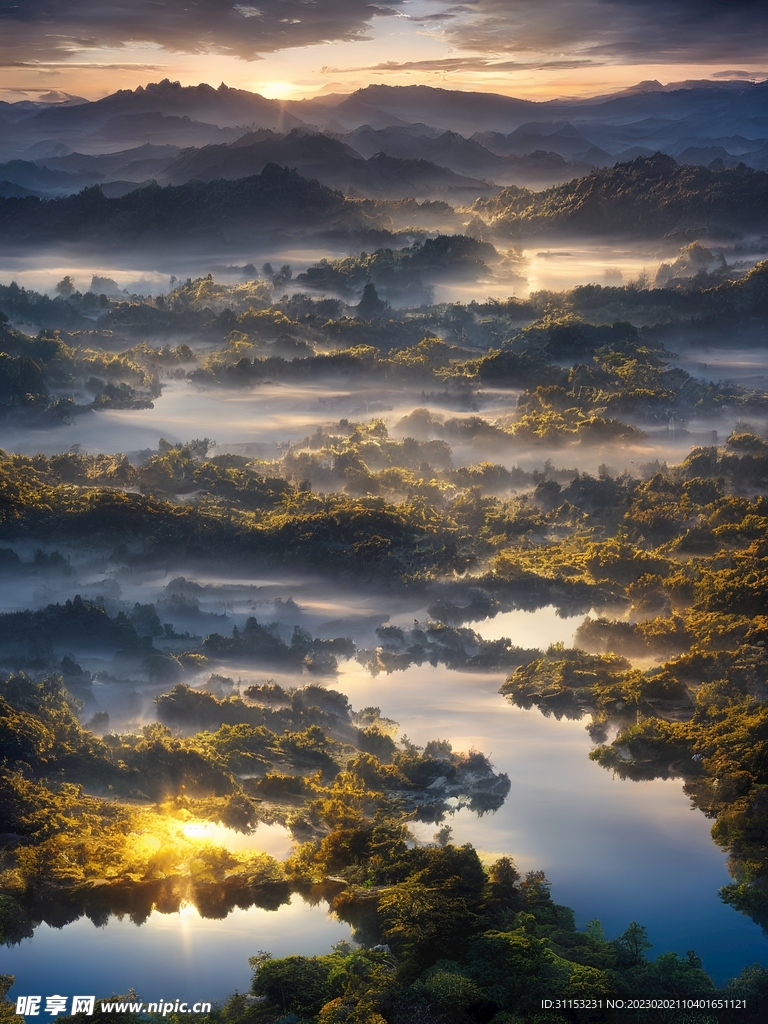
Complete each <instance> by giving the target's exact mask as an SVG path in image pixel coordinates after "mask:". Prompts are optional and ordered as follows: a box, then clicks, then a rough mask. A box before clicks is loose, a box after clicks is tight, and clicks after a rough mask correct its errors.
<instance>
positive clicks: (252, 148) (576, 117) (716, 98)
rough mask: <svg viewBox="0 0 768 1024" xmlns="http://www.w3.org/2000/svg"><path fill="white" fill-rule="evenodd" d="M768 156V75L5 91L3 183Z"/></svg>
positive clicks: (754, 161)
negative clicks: (605, 82)
mask: <svg viewBox="0 0 768 1024" xmlns="http://www.w3.org/2000/svg"><path fill="white" fill-rule="evenodd" d="M659 151H660V152H663V153H666V154H668V155H670V156H673V157H675V158H676V159H677V160H678V162H679V163H693V164H699V165H705V166H709V165H711V164H713V162H714V166H715V167H731V166H736V165H737V164H738V163H739V162H744V163H745V164H747V165H748V166H750V167H753V168H756V169H765V168H768V83H758V84H754V83H750V82H747V83H745V82H733V81H723V82H688V83H681V84H680V86H679V87H671V86H670V87H662V86H660V85H659V84H658V83H656V82H647V83H642V84H641V85H639V86H637V87H636V88H634V89H630V90H626V91H624V92H622V93H618V94H615V95H612V96H607V97H598V98H595V99H590V100H573V101H570V100H553V101H548V102H534V101H530V100H522V99H515V98H511V97H507V96H500V95H494V94H488V93H473V92H456V91H450V90H445V89H434V88H430V87H427V86H407V87H390V86H383V85H372V86H369V87H367V88H365V89H361V90H358V91H357V92H355V93H353V94H352V95H350V96H327V97H324V98H322V99H313V100H301V101H278V100H271V99H267V98H265V97H263V96H260V95H258V94H256V93H250V92H246V91H244V90H239V89H230V88H228V87H227V86H225V85H222V86H220V87H219V88H218V89H215V88H213V87H211V86H208V85H200V86H195V87H181V86H180V85H179V84H178V83H173V82H169V81H167V80H166V81H163V82H160V83H157V84H151V85H148V86H146V87H145V88H142V87H139V88H137V89H135V90H121V91H119V92H116V93H114V94H112V95H110V96H106V97H105V98H103V99H101V100H97V101H95V102H88V101H85V100H80V99H78V98H76V97H75V98H71V99H70V100H68V101H66V102H63V103H62V102H58V103H32V102H29V101H26V100H25V101H21V102H18V103H0V159H2V161H3V162H2V163H1V164H0V195H5V196H18V197H22V196H25V195H38V196H57V195H58V196H61V195H67V194H71V193H74V192H77V191H80V190H81V189H82V188H84V187H86V186H89V185H94V184H98V185H100V186H101V187H102V189H103V191H104V193H105V195H107V196H120V195H123V194H125V193H126V192H128V191H130V190H131V189H133V188H135V187H137V186H138V185H141V184H146V183H148V182H151V181H157V182H158V183H160V184H177V185H178V184H183V183H184V182H186V181H190V180H194V179H197V180H201V181H213V180H216V179H218V178H229V179H235V178H243V177H249V176H252V175H254V174H260V173H261V171H262V170H263V169H264V167H266V166H267V165H268V164H270V163H276V164H278V165H281V166H289V167H292V168H296V169H297V170H298V172H299V173H300V174H301V175H302V176H304V177H308V178H317V179H318V180H319V181H320V182H322V183H323V184H325V185H328V186H329V187H331V188H335V189H339V190H340V191H343V192H345V193H346V194H348V195H356V196H367V197H372V198H403V197H405V196H413V197H415V198H419V199H425V198H430V199H436V198H438V199H445V200H447V201H448V202H450V203H451V204H452V205H457V204H460V203H470V202H471V201H472V200H473V199H475V198H477V197H478V196H481V195H482V196H493V195H495V194H496V193H497V192H498V187H501V186H505V185H521V186H527V187H532V188H539V189H540V188H544V187H547V186H550V185H553V184H557V183H560V182H564V181H569V180H571V179H573V178H576V177H579V176H582V175H584V174H586V173H588V171H589V170H590V168H592V167H601V166H612V165H613V164H614V163H616V162H619V161H626V160H629V159H632V158H634V157H635V156H638V155H652V154H654V153H656V152H659Z"/></svg>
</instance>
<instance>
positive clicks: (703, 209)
mask: <svg viewBox="0 0 768 1024" xmlns="http://www.w3.org/2000/svg"><path fill="white" fill-rule="evenodd" d="M472 209H473V210H474V211H475V212H476V213H477V214H479V215H481V216H482V217H483V219H484V220H486V221H487V222H488V223H489V224H490V225H491V227H492V229H493V230H494V231H496V232H497V233H499V234H503V235H506V236H511V237H530V236H535V235H542V234H551V235H555V234H559V235H562V234H579V235H582V236H588V235H592V236H601V235H602V236H605V235H624V236H631V237H642V238H661V237H664V236H668V235H669V236H682V237H693V236H695V237H707V236H709V237H714V238H731V237H734V236H738V235H740V234H754V233H757V232H760V231H765V230H766V229H768V173H766V172H764V171H754V170H752V169H751V168H748V167H746V166H744V165H741V166H739V167H736V168H732V169H726V170H711V169H709V168H706V167H695V166H691V165H678V164H677V163H676V162H675V161H674V160H673V158H672V157H670V156H664V155H662V154H660V153H659V154H656V155H655V156H653V157H638V158H637V159H635V160H632V161H631V162H629V163H623V164H617V165H616V166H615V167H612V168H603V169H601V170H598V171H594V172H592V173H591V174H588V175H587V176H586V177H584V178H579V179H576V180H575V181H571V182H568V183H567V184H565V185H557V186H555V187H554V188H550V189H546V190H545V191H542V192H531V191H529V190H527V189H520V188H515V187H514V186H513V187H511V188H506V189H503V190H502V191H501V192H500V193H499V194H498V196H496V197H494V198H493V199H480V200H478V201H477V202H476V203H474V204H473V206H472Z"/></svg>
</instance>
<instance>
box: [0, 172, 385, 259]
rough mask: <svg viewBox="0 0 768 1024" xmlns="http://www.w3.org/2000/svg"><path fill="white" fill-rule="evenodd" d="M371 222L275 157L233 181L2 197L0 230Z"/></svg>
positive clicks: (21, 235) (210, 234) (9, 235)
mask: <svg viewBox="0 0 768 1024" xmlns="http://www.w3.org/2000/svg"><path fill="white" fill-rule="evenodd" d="M377 227H378V224H377V222H376V221H374V220H373V219H372V217H371V216H370V215H368V214H366V213H365V212H363V211H362V210H361V208H360V207H359V205H358V204H353V203H350V202H349V201H348V200H346V199H345V198H344V196H343V195H341V194H340V193H338V192H334V191H332V190H331V189H329V188H326V187H325V186H324V185H321V184H320V183H319V182H317V181H309V180H307V179H306V178H302V177H301V176H300V175H299V174H297V173H296V172H295V171H291V170H289V169H287V168H280V167H277V166H276V165H274V164H270V165H268V166H267V167H265V168H264V170H263V171H262V173H261V174H260V175H253V176H251V177H249V178H241V179H239V180H237V181H221V180H219V181H212V182H207V183H204V182H199V181H192V182H188V183H187V184H185V185H178V186H175V185H169V186H166V187H165V188H161V187H160V186H159V185H150V186H148V187H146V188H140V189H136V190H135V191H133V192H130V193H128V194H127V195H125V196H122V197H120V198H113V199H109V198H107V197H105V196H104V194H103V193H102V192H101V190H100V189H99V188H98V187H94V188H88V189H85V190H83V191H82V192H80V193H78V194H77V195H73V196H66V197H65V198H62V199H51V200H41V199H36V198H24V199H0V233H2V236H3V238H4V239H5V241H6V243H9V242H15V243H18V244H22V245H24V244H28V245H34V244H40V243H45V242H54V241H62V240H67V241H68V242H89V243H93V244H97V245H99V246H107V247H112V246H120V245H125V244H132V243H136V242H139V241H140V242H142V243H147V242H151V243H153V244H157V245H162V244H173V243H175V242H180V241H185V242H187V243H189V242H193V241H194V242H197V241H199V242H206V244H207V243H210V242H211V241H213V240H215V239H219V240H228V239H233V238H238V237H242V236H243V235H252V234H253V233H254V232H265V231H270V230H273V229H275V228H280V230H281V231H283V232H286V231H296V230H298V229H300V231H301V232H302V233H307V232H309V233H313V232H318V231H341V232H365V231H368V230H371V229H374V230H375V229H377Z"/></svg>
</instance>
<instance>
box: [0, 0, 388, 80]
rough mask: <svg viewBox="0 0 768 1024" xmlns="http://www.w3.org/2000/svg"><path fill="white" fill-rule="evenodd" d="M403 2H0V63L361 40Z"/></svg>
mask: <svg viewBox="0 0 768 1024" xmlns="http://www.w3.org/2000/svg"><path fill="white" fill-rule="evenodd" d="M402 2H403V0H383V2H378V3H371V2H370V0H254V2H244V3H236V2H235V0H23V2H22V3H18V4H8V3H6V2H4V0H0V62H2V63H6V64H7V63H11V62H13V61H40V62H50V61H57V60H66V59H67V58H68V57H69V56H71V55H72V54H75V53H79V52H82V50H83V49H93V48H99V47H111V48H114V47H118V48H119V47H124V46H126V45H127V44H129V43H153V44H155V45H158V46H161V47H164V48H165V49H167V50H171V51H175V52H183V53H212V52H214V53H225V54H232V55H234V56H237V57H242V58H244V59H245V60H254V59H256V58H257V57H258V56H259V54H260V53H269V52H273V51H275V50H283V49H287V48H289V47H297V46H307V45H309V44H312V43H320V42H329V41H337V40H353V39H361V38H365V34H366V32H367V31H368V30H369V28H370V25H371V22H372V20H373V19H374V18H376V17H383V16H387V15H392V14H395V13H397V8H399V6H400V5H401V3H402Z"/></svg>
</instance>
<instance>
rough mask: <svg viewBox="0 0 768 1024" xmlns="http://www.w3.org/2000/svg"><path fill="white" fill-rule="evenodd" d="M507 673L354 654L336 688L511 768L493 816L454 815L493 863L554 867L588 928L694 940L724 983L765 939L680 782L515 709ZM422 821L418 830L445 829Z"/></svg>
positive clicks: (662, 946)
mask: <svg viewBox="0 0 768 1024" xmlns="http://www.w3.org/2000/svg"><path fill="white" fill-rule="evenodd" d="M560 621H561V622H562V621H564V620H560ZM486 625H488V624H484V626H486ZM522 625H523V624H522V622H521V627H522ZM527 635H528V634H527V633H526V632H521V633H517V634H516V633H515V632H512V634H511V639H512V640H513V642H514V641H517V642H518V643H520V642H525V641H526V639H527ZM542 640H544V636H542ZM499 682H500V679H499V677H498V676H497V675H495V674H484V675H480V674H472V673H464V672H462V673H451V672H449V671H447V670H445V669H442V668H431V667H428V666H424V667H422V668H418V669H416V668H412V669H409V670H407V671H405V672H402V673H395V674H393V675H390V676H386V677H382V676H379V677H377V678H376V679H375V680H373V679H371V678H370V676H368V675H366V674H365V673H364V672H361V671H359V669H358V668H357V667H356V666H354V665H353V664H352V663H347V665H346V666H345V667H344V671H343V674H342V677H341V679H340V681H339V688H340V689H342V690H343V691H344V692H345V693H347V694H348V695H349V698H350V700H351V701H352V703H353V704H355V705H357V706H362V705H364V704H369V703H373V702H374V701H375V702H376V703H377V704H379V703H380V704H381V705H382V706H383V707H385V708H386V709H387V714H389V715H391V716H392V717H393V718H395V719H397V720H398V721H399V722H401V723H402V724H403V725H404V728H405V730H406V731H407V734H408V737H409V739H411V740H412V741H413V742H415V743H419V744H423V743H426V742H427V741H428V740H430V739H433V738H434V737H437V736H439V737H441V738H442V737H450V740H451V742H452V743H453V744H454V746H455V747H456V748H457V749H461V750H468V749H470V748H472V747H475V748H477V749H478V750H482V751H484V752H485V753H486V754H487V755H488V756H489V757H490V759H491V761H492V762H493V765H494V767H495V769H496V771H499V772H506V773H507V775H509V778H510V781H511V783H512V788H511V791H510V794H509V796H508V797H507V799H506V801H505V803H504V805H503V806H502V807H501V809H500V810H498V811H497V812H496V813H495V814H489V815H485V816H483V817H481V818H479V819H478V818H477V817H475V816H474V815H472V814H470V813H468V812H467V811H465V810H462V811H459V812H458V813H457V814H456V815H455V816H453V817H452V818H450V819H447V821H448V824H450V825H451V827H452V828H453V830H454V832H453V841H454V842H456V843H466V842H471V843H473V844H474V845H475V846H476V848H477V849H478V851H479V852H480V853H481V855H482V856H484V857H487V859H488V860H490V859H492V858H495V857H497V856H499V855H501V854H511V855H512V856H513V857H514V858H515V861H516V862H517V864H518V866H519V867H520V869H521V870H531V869H537V868H541V869H543V870H544V871H546V873H547V876H548V877H549V878H551V879H552V881H553V897H554V899H555V900H556V901H557V902H559V903H564V904H566V905H567V906H570V907H573V908H574V910H575V911H576V921H577V927H579V928H583V927H584V925H585V924H586V922H587V920H588V919H590V918H593V917H597V918H599V919H600V920H601V921H602V922H603V925H604V927H605V931H606V934H607V935H608V936H609V937H612V936H615V935H618V934H620V933H621V932H623V931H624V929H625V928H626V927H627V924H628V923H629V922H630V921H632V920H637V921H641V922H642V923H643V924H644V925H645V926H646V927H647V928H648V933H649V936H650V938H651V941H652V942H653V944H654V947H655V949H656V951H662V950H667V949H672V950H677V951H678V952H679V953H681V954H685V952H686V951H687V950H688V949H691V948H695V949H696V951H697V953H698V954H699V955H700V956H701V957H702V958H703V960H704V965H705V967H706V969H707V971H709V972H710V973H711V974H712V976H713V977H715V978H716V979H717V980H719V981H724V980H725V979H726V978H727V977H730V976H732V975H734V974H736V973H738V971H739V970H740V969H741V967H742V966H743V964H744V963H749V962H751V961H753V960H758V959H764V958H765V956H766V954H767V953H768V942H766V939H765V937H764V936H763V935H762V933H761V931H760V929H759V928H758V926H757V925H755V924H754V923H753V922H752V921H750V920H748V919H747V918H746V917H742V916H741V915H737V914H734V913H733V911H732V910H731V909H730V908H729V907H726V906H725V905H724V904H723V903H721V901H720V899H719V897H718V892H717V890H718V888H719V887H720V886H721V885H725V884H727V883H728V882H729V881H730V879H729V876H728V872H727V871H726V868H725V856H724V854H723V853H722V852H721V851H720V850H718V848H717V847H716V846H715V845H714V843H713V842H712V840H711V838H710V836H709V830H710V827H711V823H710V822H709V821H708V820H707V819H706V818H705V817H704V815H702V814H701V813H700V812H698V811H694V810H692V809H691V807H690V803H689V801H688V799H687V798H686V796H685V795H684V794H683V792H682V787H681V784H680V782H679V781H676V780H672V781H666V782H665V781H661V780H659V781H654V782H644V783H633V782H628V781H620V780H617V779H615V778H613V777H612V776H611V774H610V773H609V772H606V771H605V770H604V769H602V768H600V766H599V765H597V764H595V762H593V761H590V760H589V758H588V756H587V755H588V753H589V750H590V746H591V744H590V741H589V737H588V735H587V732H586V730H585V728H584V722H583V721H582V722H573V721H570V722H569V721H566V720H562V721H559V722H558V721H556V720H555V719H554V718H545V717H544V716H543V715H542V714H541V713H540V712H539V711H538V710H532V711H525V710H522V709H520V708H516V707H514V706H511V705H509V704H507V703H506V702H505V701H504V698H503V697H502V696H501V695H500V694H499V693H498V687H499ZM417 828H418V829H419V831H418V833H417V834H418V835H419V837H420V838H426V839H431V838H432V835H433V833H434V832H435V826H434V825H426V826H417ZM671 908H673V910H672V911H671Z"/></svg>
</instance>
